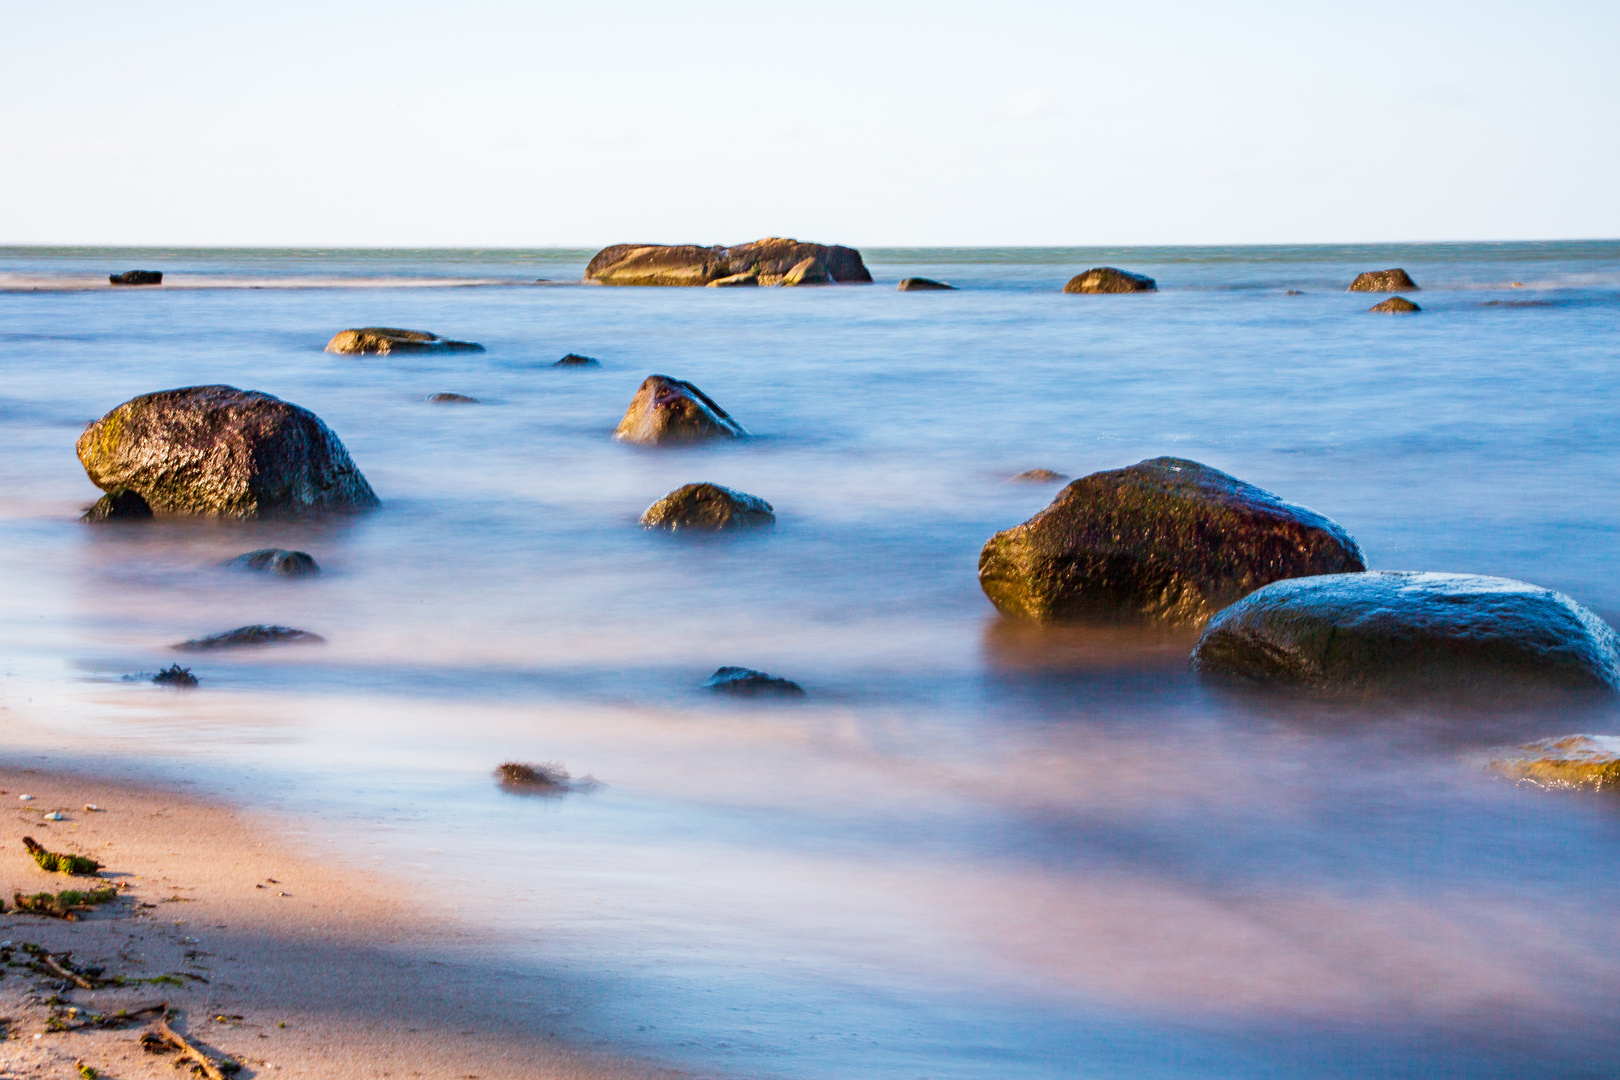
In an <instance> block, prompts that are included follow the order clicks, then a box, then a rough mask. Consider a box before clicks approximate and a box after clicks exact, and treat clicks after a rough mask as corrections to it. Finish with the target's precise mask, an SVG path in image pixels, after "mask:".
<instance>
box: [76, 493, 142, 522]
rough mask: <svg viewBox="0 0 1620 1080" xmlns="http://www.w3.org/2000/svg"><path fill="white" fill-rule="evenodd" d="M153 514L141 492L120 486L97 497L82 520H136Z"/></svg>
mask: <svg viewBox="0 0 1620 1080" xmlns="http://www.w3.org/2000/svg"><path fill="white" fill-rule="evenodd" d="M151 516H152V508H151V507H150V506H148V505H147V504H146V500H145V499H143V498H141V495H140V492H138V491H131V490H130V489H129V488H119V489H118V490H117V491H113V492H109V493H108V494H106V495H103V496H102V497H101V498H99V499H97V500H96V502H95V505H94V506H92V507H90V509H88V510H86V511H85V512H84V517H82V518H80V519H79V520H80V521H136V520H139V519H141V518H149V517H151Z"/></svg>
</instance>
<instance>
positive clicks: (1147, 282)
mask: <svg viewBox="0 0 1620 1080" xmlns="http://www.w3.org/2000/svg"><path fill="white" fill-rule="evenodd" d="M1063 291H1064V292H1066V293H1133V292H1158V291H1159V283H1158V282H1156V281H1154V280H1153V279H1152V278H1150V277H1148V276H1147V275H1146V274H1133V273H1131V272H1130V271H1129V270H1120V269H1119V268H1117V267H1113V266H1095V267H1092V268H1091V269H1090V270H1087V271H1086V272H1085V273H1083V274H1076V275H1074V277H1072V278H1070V279H1069V283H1068V284H1067V285H1065V286H1063Z"/></svg>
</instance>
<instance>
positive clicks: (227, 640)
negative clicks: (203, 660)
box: [175, 625, 326, 652]
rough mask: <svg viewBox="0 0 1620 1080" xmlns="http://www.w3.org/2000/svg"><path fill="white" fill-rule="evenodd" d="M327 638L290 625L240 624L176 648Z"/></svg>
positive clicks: (205, 649)
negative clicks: (232, 628)
mask: <svg viewBox="0 0 1620 1080" xmlns="http://www.w3.org/2000/svg"><path fill="white" fill-rule="evenodd" d="M325 641H326V639H325V638H323V637H321V635H319V634H312V633H310V632H309V631H308V630H294V629H293V628H292V627H290V626H262V625H254V626H238V627H237V628H236V629H235V630H226V631H224V632H223V633H219V634H210V635H208V636H207V637H205V638H193V639H192V640H190V641H182V642H181V643H180V644H178V645H176V646H175V648H176V649H179V650H180V651H182V652H212V651H214V650H216V649H244V648H252V647H254V646H258V645H320V644H324V643H325Z"/></svg>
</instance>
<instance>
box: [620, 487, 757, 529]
mask: <svg viewBox="0 0 1620 1080" xmlns="http://www.w3.org/2000/svg"><path fill="white" fill-rule="evenodd" d="M774 521H776V514H775V513H773V512H772V509H771V504H770V503H768V502H766V501H765V500H764V499H762V498H760V497H759V496H758V495H749V494H748V493H747V492H743V491H735V490H733V489H731V488H728V487H721V486H720V485H719V484H687V485H685V486H684V487H679V488H676V489H675V490H674V491H672V492H670V493H669V494H668V495H665V496H664V497H663V498H662V499H659V500H658V501H657V502H655V503H653V504H652V505H651V506H649V507H647V512H646V513H644V514H642V515H641V523H642V524H643V525H645V526H646V527H647V528H649V529H670V530H672V531H678V530H682V529H700V530H706V531H709V532H718V531H721V530H724V529H747V528H753V527H755V526H759V525H770V524H771V523H773V522H774Z"/></svg>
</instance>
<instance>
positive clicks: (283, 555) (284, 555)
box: [226, 548, 321, 577]
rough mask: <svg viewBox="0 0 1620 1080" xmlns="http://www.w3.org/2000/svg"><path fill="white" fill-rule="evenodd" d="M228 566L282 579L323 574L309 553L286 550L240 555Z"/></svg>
mask: <svg viewBox="0 0 1620 1080" xmlns="http://www.w3.org/2000/svg"><path fill="white" fill-rule="evenodd" d="M226 565H227V566H234V567H236V568H237V569H238V570H248V571H252V572H254V573H259V574H280V575H281V576H282V577H311V576H313V575H315V574H318V573H320V572H321V568H320V564H318V563H317V562H316V561H315V557H314V556H313V555H311V554H310V553H309V552H307V551H287V550H286V549H284V548H261V549H260V550H258V551H250V552H248V553H247V554H246V555H238V556H237V557H236V558H234V559H232V560H231V561H230V562H229V563H227V564H226Z"/></svg>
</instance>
